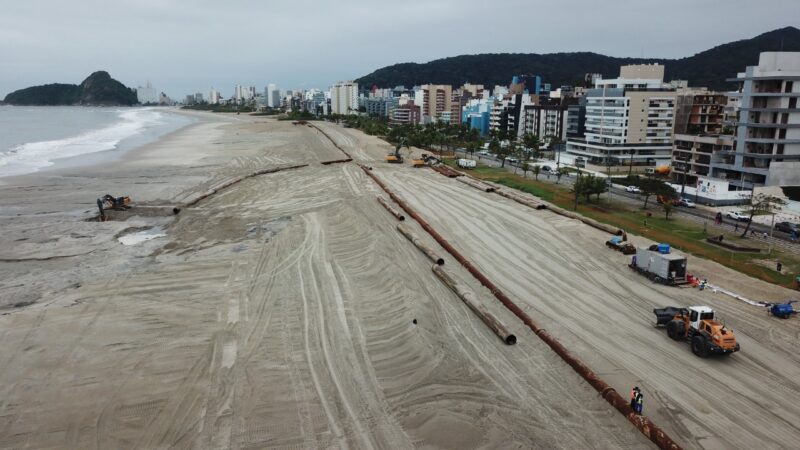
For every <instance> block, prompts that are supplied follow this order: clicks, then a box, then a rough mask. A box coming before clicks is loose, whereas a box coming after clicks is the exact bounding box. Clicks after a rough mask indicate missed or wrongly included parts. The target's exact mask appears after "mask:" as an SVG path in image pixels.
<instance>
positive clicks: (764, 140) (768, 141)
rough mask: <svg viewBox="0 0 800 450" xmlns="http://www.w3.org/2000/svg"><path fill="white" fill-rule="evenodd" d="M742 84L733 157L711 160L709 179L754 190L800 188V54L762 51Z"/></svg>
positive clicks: (743, 78) (742, 79)
mask: <svg viewBox="0 0 800 450" xmlns="http://www.w3.org/2000/svg"><path fill="white" fill-rule="evenodd" d="M730 81H739V82H740V86H741V87H740V89H739V92H736V93H732V94H730V95H731V96H734V97H738V98H740V99H741V102H740V108H739V118H738V121H737V122H736V144H735V147H734V152H733V153H732V154H718V155H714V156H712V159H711V172H712V173H711V176H712V177H715V178H725V179H727V180H729V181H730V182H731V183H733V184H736V183H740V184H742V186H743V187H745V188H747V187H750V186H753V185H755V186H759V185H767V186H798V185H800V108H798V106H797V103H798V97H800V52H763V53H761V56H760V57H759V60H758V65H757V66H750V67H747V69H746V70H745V72H743V73H739V74H738V76H737V77H736V78H735V79H733V80H730Z"/></svg>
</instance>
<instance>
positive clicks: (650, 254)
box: [629, 244, 688, 286]
mask: <svg viewBox="0 0 800 450" xmlns="http://www.w3.org/2000/svg"><path fill="white" fill-rule="evenodd" d="M629 267H630V268H631V269H633V270H635V271H636V272H638V273H640V274H642V275H644V276H646V277H648V278H650V280H652V281H654V282H656V283H663V284H667V285H671V286H675V285H679V284H686V283H688V280H687V278H686V257H685V256H682V255H678V254H675V253H671V251H670V247H669V245H668V244H654V245H651V246H650V247H637V248H636V254H635V255H634V256H633V258H632V259H631V263H630V266H629Z"/></svg>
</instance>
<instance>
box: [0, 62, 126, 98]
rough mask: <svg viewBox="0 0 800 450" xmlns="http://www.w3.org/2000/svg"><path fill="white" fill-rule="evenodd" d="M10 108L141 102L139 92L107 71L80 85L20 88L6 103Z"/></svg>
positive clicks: (46, 85)
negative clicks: (18, 106) (12, 106)
mask: <svg viewBox="0 0 800 450" xmlns="http://www.w3.org/2000/svg"><path fill="white" fill-rule="evenodd" d="M3 102H4V103H7V104H9V105H38V106H56V105H103V106H130V105H135V104H137V103H138V100H137V98H136V91H135V90H133V89H130V88H128V87H125V85H124V84H122V83H120V82H119V81H117V80H115V79H113V78H111V75H109V74H108V72H103V71H99V72H95V73H93V74H91V75H89V77H87V78H86V79H85V80H83V82H82V83H81V84H79V85H75V84H45V85H43V86H33V87H29V88H25V89H20V90H18V91H14V92H12V93H10V94H8V95H7V96H6V98H5V100H4V101H3Z"/></svg>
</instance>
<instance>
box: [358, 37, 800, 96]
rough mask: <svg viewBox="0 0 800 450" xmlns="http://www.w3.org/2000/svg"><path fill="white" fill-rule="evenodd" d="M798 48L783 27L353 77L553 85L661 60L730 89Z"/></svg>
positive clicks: (695, 82)
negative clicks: (671, 48)
mask: <svg viewBox="0 0 800 450" xmlns="http://www.w3.org/2000/svg"><path fill="white" fill-rule="evenodd" d="M780 50H783V51H800V30H798V29H797V28H795V27H786V28H781V29H778V30H774V31H770V32H768V33H764V34H762V35H759V36H756V37H754V38H752V39H745V40H741V41H736V42H730V43H728V44H723V45H720V46H717V47H714V48H712V49H710V50H706V51H704V52H700V53H698V54H696V55H694V56H689V57H686V58H680V59H645V58H617V57H613V56H605V55H599V54H597V53H590V52H577V53H549V54H535V53H487V54H480V55H462V56H454V57H451V58H443V59H437V60H434V61H431V62H428V63H423V64H418V63H401V64H394V65H391V66H387V67H384V68H381V69H378V70H376V71H375V72H372V73H371V74H369V75H366V76H363V77H361V78H358V79H356V80H355V81H356V82H358V84H359V85H360V86H362V87H371V86H373V85H376V86H378V87H394V86H398V85H404V86H407V87H411V86H415V85H420V84H426V83H433V84H450V85H453V86H460V85H462V84H463V83H467V82H470V83H477V84H483V85H485V86H494V85H496V84H500V85H507V84H508V83H509V81H510V80H511V77H512V76H514V75H520V74H536V75H540V76H541V77H542V79H543V80H544V81H545V82H547V83H551V84H552V86H553V87H557V86H560V85H562V84H571V85H582V84H583V78H584V75H585V74H586V73H595V72H597V73H602V74H603V77H605V78H613V77H616V76H618V75H619V66H621V65H625V64H642V63H660V64H664V65H665V71H666V76H665V78H666V80H667V81H669V80H689V85H690V86H707V87H709V88H712V89H717V90H729V89H731V88H732V87H733V86H732V85H731V84H730V83H728V82H726V81H725V79H726V78H731V77H734V76H735V75H736V73H738V72H743V71H744V68H745V66H752V65H756V64H758V54H759V53H761V52H764V51H780Z"/></svg>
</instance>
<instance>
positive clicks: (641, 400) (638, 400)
mask: <svg viewBox="0 0 800 450" xmlns="http://www.w3.org/2000/svg"><path fill="white" fill-rule="evenodd" d="M635 402H636V407H635V408H634V411H636V414H638V415H640V416H641V415H642V406H643V403H644V395H642V391H637V392H636V400H635Z"/></svg>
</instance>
